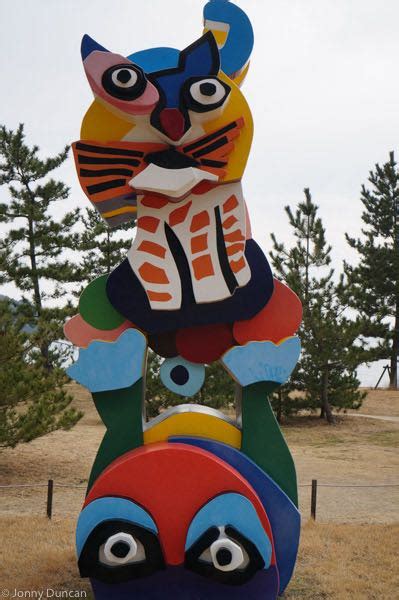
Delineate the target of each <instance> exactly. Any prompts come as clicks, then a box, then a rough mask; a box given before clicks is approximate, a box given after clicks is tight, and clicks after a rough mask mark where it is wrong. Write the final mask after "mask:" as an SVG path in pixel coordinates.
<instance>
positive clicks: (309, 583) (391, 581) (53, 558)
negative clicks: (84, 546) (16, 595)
mask: <svg viewBox="0 0 399 600" xmlns="http://www.w3.org/2000/svg"><path fill="white" fill-rule="evenodd" d="M0 527H1V531H2V545H1V560H0V582H1V583H0V587H1V588H2V589H4V588H5V589H9V590H14V589H15V588H17V589H19V590H45V589H47V588H51V589H54V590H85V591H88V589H89V586H88V582H87V581H86V580H80V579H79V575H78V572H77V568H76V564H75V556H74V550H73V547H72V543H73V542H72V540H73V530H74V520H73V519H63V520H56V521H52V522H49V521H47V520H46V519H44V518H28V517H18V518H17V517H3V518H1V519H0ZM398 553H399V525H395V526H386V525H360V526H359V525H327V524H313V523H307V524H306V525H305V526H304V528H303V531H302V541H301V549H300V554H299V561H298V565H297V569H296V572H295V576H294V578H293V580H292V582H291V584H290V586H289V589H288V591H287V592H286V594H285V598H287V600H299V599H301V600H319V599H320V600H321V599H323V600H328V599H330V598H331V599H334V600H348V599H349V598H350V599H351V600H365V599H367V600H374V599H375V600H377V598H378V600H388V599H389V600H394V599H395V598H398V597H399V594H398V589H399V571H398V569H397V556H398ZM88 597H91V596H90V595H88Z"/></svg>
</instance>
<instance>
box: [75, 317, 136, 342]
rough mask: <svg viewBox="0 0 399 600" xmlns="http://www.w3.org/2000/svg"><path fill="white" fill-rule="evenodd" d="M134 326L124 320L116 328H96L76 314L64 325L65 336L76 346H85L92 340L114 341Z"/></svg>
mask: <svg viewBox="0 0 399 600" xmlns="http://www.w3.org/2000/svg"><path fill="white" fill-rule="evenodd" d="M132 327H134V325H133V324H132V323H130V321H125V322H124V323H122V325H119V327H117V328H116V329H108V330H104V329H96V328H95V327H92V326H91V325H89V324H88V323H86V321H85V320H84V319H83V317H81V315H76V316H75V317H72V319H69V321H67V322H66V323H65V325H64V333H65V337H66V338H67V339H68V340H69V341H70V342H72V344H74V346H78V348H87V346H88V345H89V344H90V343H91V342H93V341H94V340H98V341H100V342H115V340H117V339H118V338H119V336H120V335H121V333H123V332H124V331H125V330H126V329H130V328H132Z"/></svg>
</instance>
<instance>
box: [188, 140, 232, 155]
mask: <svg viewBox="0 0 399 600" xmlns="http://www.w3.org/2000/svg"><path fill="white" fill-rule="evenodd" d="M228 142H229V140H228V139H227V137H222V138H221V139H220V140H216V142H213V144H209V145H208V146H205V148H201V150H197V151H196V152H193V156H194V158H200V156H205V155H206V154H209V153H210V152H213V151H214V150H217V149H218V148H220V147H221V146H225V145H226V144H228Z"/></svg>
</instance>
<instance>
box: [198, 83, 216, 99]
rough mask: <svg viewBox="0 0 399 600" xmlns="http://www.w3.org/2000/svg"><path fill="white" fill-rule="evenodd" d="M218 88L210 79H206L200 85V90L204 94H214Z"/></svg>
mask: <svg viewBox="0 0 399 600" xmlns="http://www.w3.org/2000/svg"><path fill="white" fill-rule="evenodd" d="M216 90H217V88H216V85H215V84H214V83H211V82H210V81H206V82H205V83H201V85H200V92H201V94H202V95H203V96H214V95H215V94H216Z"/></svg>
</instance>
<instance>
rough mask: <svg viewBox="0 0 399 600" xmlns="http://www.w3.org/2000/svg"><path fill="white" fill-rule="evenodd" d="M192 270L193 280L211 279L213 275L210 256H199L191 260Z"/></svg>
mask: <svg viewBox="0 0 399 600" xmlns="http://www.w3.org/2000/svg"><path fill="white" fill-rule="evenodd" d="M193 269H194V276H195V279H197V280H200V279H205V277H212V275H214V274H215V271H214V270H213V265H212V259H211V256H210V254H205V256H200V257H199V258H196V259H194V260H193Z"/></svg>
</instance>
